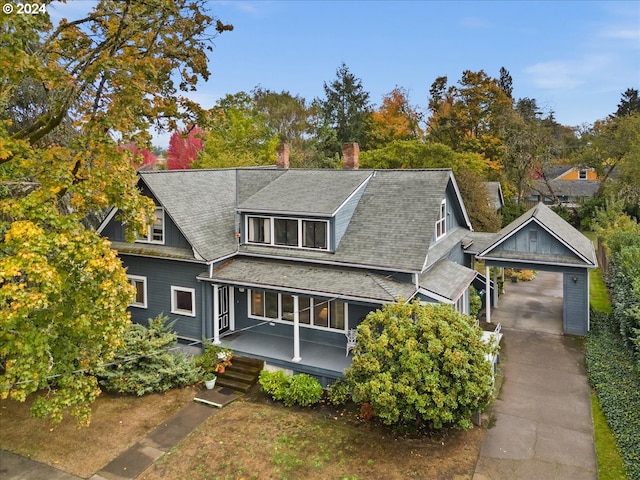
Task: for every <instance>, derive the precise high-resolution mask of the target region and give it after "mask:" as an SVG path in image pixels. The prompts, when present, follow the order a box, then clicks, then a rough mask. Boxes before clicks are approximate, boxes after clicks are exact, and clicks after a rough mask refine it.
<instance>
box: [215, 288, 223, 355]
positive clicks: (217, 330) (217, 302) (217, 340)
mask: <svg viewBox="0 0 640 480" xmlns="http://www.w3.org/2000/svg"><path fill="white" fill-rule="evenodd" d="M219 292H220V287H219V286H218V285H217V284H215V283H214V284H213V344H214V345H220V344H221V343H222V342H221V341H220V299H219V297H220V294H219Z"/></svg>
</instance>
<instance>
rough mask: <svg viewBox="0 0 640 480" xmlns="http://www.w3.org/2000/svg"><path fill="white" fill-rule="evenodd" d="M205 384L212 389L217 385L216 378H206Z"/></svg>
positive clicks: (208, 388)
mask: <svg viewBox="0 0 640 480" xmlns="http://www.w3.org/2000/svg"><path fill="white" fill-rule="evenodd" d="M204 386H205V387H207V390H211V389H212V388H213V387H215V386H216V379H215V378H214V379H213V380H205V381H204Z"/></svg>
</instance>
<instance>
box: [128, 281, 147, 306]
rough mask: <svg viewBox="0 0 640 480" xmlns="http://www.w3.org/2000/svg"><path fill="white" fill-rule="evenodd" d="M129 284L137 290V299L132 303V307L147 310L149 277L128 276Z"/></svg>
mask: <svg viewBox="0 0 640 480" xmlns="http://www.w3.org/2000/svg"><path fill="white" fill-rule="evenodd" d="M127 278H128V279H129V283H130V284H131V285H133V287H134V288H135V289H136V293H135V297H134V298H133V300H132V301H131V304H130V305H131V306H132V307H139V308H147V277H141V276H139V275H127Z"/></svg>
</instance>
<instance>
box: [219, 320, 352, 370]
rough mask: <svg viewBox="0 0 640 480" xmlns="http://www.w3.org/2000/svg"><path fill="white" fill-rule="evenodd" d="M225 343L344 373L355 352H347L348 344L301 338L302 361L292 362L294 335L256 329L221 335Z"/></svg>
mask: <svg viewBox="0 0 640 480" xmlns="http://www.w3.org/2000/svg"><path fill="white" fill-rule="evenodd" d="M220 341H221V342H222V346H224V347H226V348H230V349H231V350H233V351H234V352H236V353H238V354H240V355H246V356H248V357H257V358H260V359H263V360H265V361H266V362H267V363H269V360H271V361H272V362H273V361H277V362H278V363H283V362H284V363H289V364H291V368H292V369H295V368H296V366H297V365H298V366H308V367H315V368H319V369H323V370H328V371H331V372H337V373H339V374H342V373H343V372H344V370H345V369H346V368H347V367H349V366H350V365H351V355H349V356H348V357H346V356H345V353H346V337H345V347H343V348H340V347H332V346H327V345H322V344H319V343H314V342H305V341H302V340H301V341H300V357H301V360H300V361H299V362H292V358H293V339H292V338H287V337H281V336H277V335H268V334H266V333H258V332H252V331H244V332H230V333H228V334H226V335H224V336H221V337H220Z"/></svg>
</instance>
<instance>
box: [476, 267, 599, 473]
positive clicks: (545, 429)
mask: <svg viewBox="0 0 640 480" xmlns="http://www.w3.org/2000/svg"><path fill="white" fill-rule="evenodd" d="M557 277H558V274H551V273H542V272H541V273H540V274H538V277H537V278H536V279H535V280H534V281H533V282H527V285H526V286H524V288H522V289H519V288H518V286H519V285H520V284H516V285H507V294H506V295H505V296H503V297H501V298H500V301H501V303H500V305H499V308H498V309H496V310H493V312H492V321H494V322H495V323H497V322H501V323H502V325H503V333H504V337H503V345H502V355H501V359H502V364H503V367H504V382H503V384H502V388H501V391H500V392H499V395H498V398H497V400H496V401H495V403H494V406H493V417H494V420H493V421H492V424H493V426H492V427H491V428H489V429H488V430H487V433H486V436H485V439H484V443H483V446H482V450H481V452H480V459H479V461H478V465H477V467H476V472H475V475H474V477H473V480H486V479H492V480H498V479H500V480H502V479H504V480H507V479H518V480H529V479H532V480H533V479H535V480H542V479H544V480H554V479H558V480H570V479H576V480H578V479H579V480H588V479H597V478H598V474H597V462H596V456H595V447H594V442H593V422H592V418H591V401H590V388H589V384H588V381H587V377H586V372H585V367H584V347H583V346H584V341H583V339H581V338H579V337H572V336H563V335H558V334H553V333H548V332H549V330H550V329H551V330H552V329H553V325H552V324H553V322H558V321H559V322H560V328H561V319H562V311H561V309H562V306H561V303H560V312H559V313H558V312H555V313H551V314H550V312H548V309H547V308H543V309H540V310H541V311H540V313H537V312H536V311H531V310H528V311H527V313H526V314H527V316H529V318H528V319H527V320H528V321H527V324H526V329H524V328H523V327H524V326H523V325H522V323H521V322H519V321H518V318H516V314H517V312H518V310H519V309H521V308H522V306H523V305H527V304H533V303H534V302H540V303H541V304H542V305H545V306H548V305H549V304H551V303H552V300H553V299H552V298H549V299H548V301H545V298H543V297H544V295H550V296H556V297H557V295H562V287H561V283H559V284H560V290H559V291H557V290H555V289H554V288H552V286H553V285H554V284H557V283H558V278H557ZM561 278H562V277H561V276H560V279H561ZM536 284H538V286H539V289H537V292H538V293H536V289H533V288H532V287H533V286H534V285H536ZM541 293H542V298H541ZM528 296H531V297H528ZM534 297H535V298H534ZM553 301H555V303H558V302H557V298H556V299H555V300H553ZM519 313H520V314H522V312H519ZM554 318H555V319H554ZM536 321H537V322H540V323H539V325H540V326H541V327H542V328H540V329H539V330H540V331H536V326H535V325H536ZM550 322H551V323H550Z"/></svg>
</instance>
